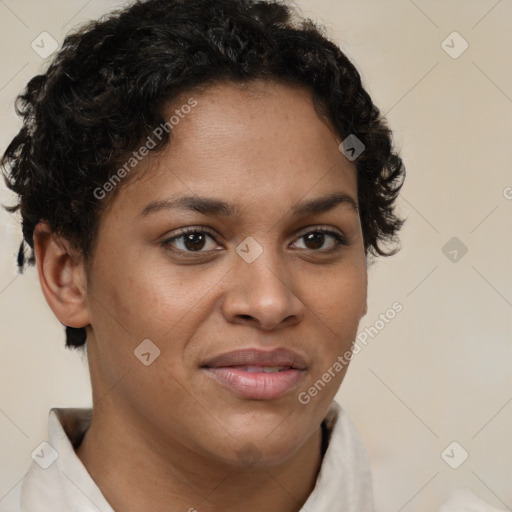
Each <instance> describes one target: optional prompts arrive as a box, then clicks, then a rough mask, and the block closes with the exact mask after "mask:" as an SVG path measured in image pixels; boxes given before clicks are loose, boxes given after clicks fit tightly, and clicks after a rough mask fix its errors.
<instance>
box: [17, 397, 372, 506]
mask: <svg viewBox="0 0 512 512" xmlns="http://www.w3.org/2000/svg"><path fill="white" fill-rule="evenodd" d="M91 418H92V410H91V409H71V408H53V409H51V410H50V412H49V414H48V433H49V445H51V446H49V445H44V446H43V447H42V448H41V449H40V450H42V451H40V450H39V451H38V452H37V453H38V454H39V455H40V457H35V459H36V458H37V459H38V460H39V461H42V462H43V465H44V462H45V461H46V462H48V461H50V460H51V458H50V457H51V456H52V454H54V452H53V449H54V450H55V451H56V452H57V453H58V457H57V459H56V460H55V461H54V462H53V463H52V464H51V465H49V466H48V467H47V468H46V469H43V468H41V467H40V465H39V464H38V463H37V462H36V461H35V460H34V462H32V464H31V466H30V468H29V470H28V472H27V475H26V476H25V478H24V480H23V483H22V486H21V490H20V503H21V509H20V512H48V511H49V510H51V511H52V512H64V511H65V512H69V510H73V511H74V512H98V511H100V512H114V510H113V508H112V507H111V506H110V505H109V504H108V502H107V501H106V499H105V498H104V496H103V494H102V493H101V491H100V489H99V488H98V486H97V485H96V483H95V482H94V480H93V479H92V478H91V476H90V475H89V473H88V472H87V470H86V468H85V466H84V465H83V464H82V462H81V460H80V459H79V458H78V456H77V455H76V453H75V449H74V446H78V444H79V443H80V442H81V440H82V438H83V435H84V434H85V432H86V430H87V428H88V427H89V425H90V422H91ZM325 423H326V426H327V430H328V432H329V433H330V437H329V444H328V447H327V451H326V452H325V455H324V458H323V460H322V465H321V468H320V472H319V474H318V477H317V481H316V485H315V487H314V489H313V491H312V493H311V494H310V495H309V497H308V499H307V501H306V503H304V505H303V507H302V508H301V509H300V512H326V511H334V510H343V511H344V512H372V511H373V491H372V476H371V470H370V464H369V461H368V456H367V453H366V450H365V448H364V446H363V444H362V442H361V440H360V438H359V435H358V434H357V431H356V430H355V427H354V425H353V423H352V421H351V420H350V418H349V417H348V415H347V413H346V412H345V411H344V410H343V408H342V407H341V406H340V405H339V404H338V403H337V402H335V401H333V402H332V404H331V406H330V408H329V411H328V413H327V416H326V418H325Z"/></svg>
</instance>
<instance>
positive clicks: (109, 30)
mask: <svg viewBox="0 0 512 512" xmlns="http://www.w3.org/2000/svg"><path fill="white" fill-rule="evenodd" d="M256 79H260V80H261V79H263V80H279V81H281V82H285V83H289V84H301V85H303V86H307V87H308V88H309V89H310V90H311V91H312V94H313V99H314V105H315V108H316V109H317V111H318V112H319V113H321V114H322V115H323V116H324V117H325V118H326V119H328V120H329V121H330V122H331V123H332V126H333V127H334V129H335V130H336V132H337V134H338V135H339V136H340V138H341V139H342V140H344V139H345V138H346V137H348V136H349V135H355V136H356V137H357V138H358V139H359V140H360V141H362V143H363V144H364V145H365V149H364V151H363V153H362V154H361V155H360V156H359V157H358V158H357V159H356V160H355V164H356V168H357V183H358V202H359V215H360V219H361V226H362V232H363V237H364V246H365V251H366V253H367V255H368V254H369V253H370V254H371V255H373V256H377V255H381V256H387V255H390V254H394V253H395V252H396V248H395V249H394V250H389V251H386V250H385V249H384V248H383V247H382V245H381V244H383V243H385V244H387V243H389V242H396V241H397V237H396V232H397V231H398V230H399V229H400V228H401V226H402V224H403V222H404V221H403V220H402V219H400V218H398V216H397V215H396V214H395V200H396V198H397V196H398V193H399V190H400V188H401V186H402V184H403V180H404V177H405V168H404V166H403V163H402V160H401V158H400V156H399V155H398V153H397V152H396V151H395V149H394V148H393V144H392V134H391V130H390V129H389V128H388V126H387V124H386V121H385V120H384V119H383V117H382V115H381V114H380V111H379V109H378V108H377V107H376V106H375V105H374V104H373V102H372V100H371V98H370V96H369V94H368V93H367V92H366V91H365V89H364V88H363V86H362V84H361V78H360V74H359V73H358V71H357V70H356V68H355V67H354V65H353V64H352V63H351V62H350V60H349V59H348V58H347V57H346V55H345V54H344V53H343V52H342V51H341V49H340V48H339V47H338V46H337V45H336V44H334V43H333V42H332V41H331V40H329V39H328V38H327V37H326V35H325V28H324V27H322V26H320V25H318V24H316V23H314V22H313V21H311V20H310V19H306V18H303V17H302V16H299V15H298V14H297V12H296V11H295V10H293V9H292V8H291V7H290V6H289V5H287V4H285V3H282V2H279V1H277V0H268V1H255V0H253V1H251V0H148V1H144V2H141V1H136V2H135V3H133V4H132V5H130V6H129V7H126V8H124V9H122V10H118V11H114V12H112V13H110V14H109V15H107V16H105V17H103V18H101V19H99V20H97V21H93V22H89V23H87V24H85V25H82V27H80V28H79V30H77V31H75V32H73V33H71V34H69V35H68V36H67V37H66V38H65V40H64V43H63V45H62V48H61V49H60V51H59V52H58V53H56V55H55V57H54V58H52V60H51V62H50V65H49V67H48V69H47V71H46V72H45V73H43V74H40V75H38V76H35V77H34V78H32V79H31V80H30V81H29V82H28V84H27V86H26V88H25V90H24V91H23V93H22V94H21V95H20V96H18V98H17V100H16V111H17V113H18V115H20V116H21V117H22V119H23V127H22V128H21V130H20V131H19V133H18V134H17V135H16V136H15V137H14V139H13V140H12V141H11V143H10V144H9V146H8V147H7V149H6V151H5V153H4V155H3V157H2V160H1V165H2V168H3V172H4V179H5V181H6V183H7V186H8V188H9V189H11V190H12V191H14V192H15V193H16V194H17V195H18V197H19V202H18V204H16V205H15V206H7V207H6V209H7V210H8V211H10V212H14V211H16V210H19V211H20V213H21V217H22V231H23V238H24V241H26V243H27V244H28V245H29V246H30V248H31V249H32V252H31V255H30V257H29V258H28V260H27V262H28V264H31V265H33V264H34V263H35V255H34V241H33V233H34V228H35V226H36V224H37V223H38V222H39V221H41V220H46V221H47V222H48V224H49V226H50V228H51V229H52V231H53V232H55V233H57V234H60V235H62V236H64V237H65V238H66V239H67V240H69V242H70V243H71V244H72V245H73V246H74V247H75V248H78V249H79V250H80V254H81V255H82V256H83V257H84V258H85V260H86V261H87V260H88V257H89V256H90V255H91V253H92V251H93V248H94V242H95V239H96V234H97V229H98V226H99V221H100V214H101V211H102V209H103V208H104V207H105V205H106V204H107V203H108V201H111V200H112V199H113V197H114V196H115V192H116V190H117V189H118V188H119V187H117V188H115V189H114V190H113V191H112V192H111V193H110V194H109V197H108V201H107V200H105V199H103V200H101V199H100V198H98V197H97V194H95V193H94V190H95V189H96V190H97V188H98V187H99V186H101V185H102V184H104V183H105V182H106V181H108V180H109V179H111V178H112V176H113V174H114V173H115V171H116V169H118V166H119V165H121V164H122V163H123V162H126V159H127V157H129V155H130V153H131V152H133V151H134V150H135V149H136V148H138V147H140V145H141V141H144V140H146V138H147V137H148V135H149V134H150V133H151V132H152V130H154V129H155V126H159V125H162V123H165V121H164V118H163V111H164V108H165V106H166V105H168V104H169V103H170V102H171V101H173V100H174V99H176V98H178V97H179V95H180V94H181V93H184V92H187V91H191V90H193V89H195V88H205V87H207V86H208V85H210V84H213V83H215V82H219V81H225V80H229V81H233V82H238V83H246V82H250V81H251V80H256ZM168 142H169V135H168V134H167V133H166V132H164V133H163V136H162V138H161V140H160V141H159V142H158V144H156V147H155V148H154V149H153V151H156V150H158V149H160V148H162V147H164V146H166V145H167V143H168ZM23 243H24V242H23V241H22V244H21V246H20V251H19V254H18V266H19V270H20V272H22V271H23V266H24V263H25V258H24V247H23ZM85 342H86V335H85V328H80V329H75V328H69V327H68V328H67V330H66V346H67V347H69V348H73V347H79V346H82V345H84V344H85Z"/></svg>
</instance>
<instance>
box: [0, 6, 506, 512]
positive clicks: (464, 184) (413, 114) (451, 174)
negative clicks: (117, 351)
mask: <svg viewBox="0 0 512 512" xmlns="http://www.w3.org/2000/svg"><path fill="white" fill-rule="evenodd" d="M119 5H121V4H120V3H119V2H115V1H107V0H92V1H89V2H87V1H85V0H83V1H76V0H73V1H69V0H66V1H65V0H53V1H51V2H35V1H28V0H19V1H17V2H14V1H12V0H6V1H5V2H0V27H1V30H0V38H1V45H2V54H1V62H0V65H1V71H2V72H1V75H0V115H1V135H0V137H1V139H0V146H1V149H2V151H3V150H4V149H5V147H6V145H7V144H8V142H9V141H10V140H11V138H12V137H13V136H14V135H15V134H16V133H17V130H18V129H19V126H20V122H19V120H18V119H17V117H16V115H15V113H14V108H13V100H14V98H15V96H16V95H17V94H18V93H19V92H21V90H22V88H23V87H24V85H25V84H26V82H27V81H28V80H29V78H30V77H32V76H33V75H34V74H36V73H37V72H40V71H41V70H43V68H44V65H45V60H44V59H42V58H41V57H40V56H39V55H38V54H36V53H35V51H34V50H33V49H32V48H31V43H32V41H33V40H34V39H36V38H37V37H38V36H39V34H40V33H41V32H43V31H46V32H48V33H49V34H51V36H52V37H53V38H55V39H56V40H57V41H58V42H59V43H61V42H62V40H63V37H64V35H65V34H66V33H67V32H68V31H69V30H70V29H71V28H73V27H74V26H76V25H77V24H78V23H80V22H83V21H86V20H88V19H91V18H96V17H98V16H99V15H101V14H103V13H105V12H107V11H109V10H110V9H112V8H114V7H116V6H119ZM298 5H299V6H300V7H301V9H302V11H303V13H304V14H305V15H307V16H311V17H312V18H313V19H316V20H318V21H320V22H323V23H324V24H325V25H326V26H327V28H328V31H329V35H330V36H331V37H333V38H334V39H335V40H336V41H337V42H338V43H339V44H340V45H341V46H342V49H343V50H344V51H345V52H346V53H347V55H348V56H349V57H350V58H351V59H352V60H353V61H354V63H355V64H356V66H357V68H358V69H359V71H360V73H361V76H362V79H363V84H364V85H365V87H366V89H367V90H368V92H369V93H370V95H371V96H372V99H373V100H374V102H375V103H376V104H377V105H378V107H379V108H380V109H381V111H382V112H383V113H384V114H385V115H386V117H387V120H388V122H389V125H390V127H391V128H392V130H393V132H394V140H395V143H396V145H397V147H398V148H399V149H400V150H401V155H402V157H403V159H404V162H405V165H406V168H407V173H408V175H407V179H406V184H405V185H404V188H403V194H402V196H401V199H400V200H399V210H400V212H401V213H402V214H403V215H404V216H406V217H407V222H406V225H405V227H404V229H403V231H402V234H401V240H402V243H401V246H402V249H401V251H400V253H399V254H397V255H395V256H393V257H391V258H387V259H386V258H382V259H380V260H378V261H377V262H376V263H375V264H374V265H373V266H372V267H371V268H370V270H369V283H370V284H369V310H368V314H367V316H366V317H365V318H364V319H363V321H362V323H361V326H360V332H361V333H362V332H366V331H365V329H368V328H369V327H372V326H373V327H375V326H381V323H378V324H377V323H376V322H377V320H379V317H380V315H381V314H385V313H386V311H387V310H388V309H389V308H390V307H391V305H392V304H393V303H394V302H395V301H398V302H400V304H402V306H403V310H402V311H401V312H400V313H399V314H397V315H396V316H395V318H393V319H392V320H390V321H389V322H388V323H385V326H384V327H383V328H380V329H378V328H377V331H378V334H376V335H375V331H374V330H373V331H372V334H373V337H371V336H369V338H368V343H367V345H366V346H364V348H363V349H362V350H361V352H359V353H358V354H357V355H356V356H355V357H354V360H353V362H352V365H351V367H350V370H349V372H348V375H347V377H346V379H345V381H344V383H343V385H342V387H341V390H340V392H339V394H338V395H337V399H338V401H339V402H340V403H341V404H342V405H343V407H344V408H345V409H346V410H347V411H348V412H349V414H350V416H351V418H352V420H353V422H354V423H355V425H356V427H357V428H358V430H359V432H360V434H361V436H362V438H363V441H364V443H365V445H366V447H367V449H368V452H369V455H370V459H371V463H372V468H373V473H374V485H375V502H376V511H377V512H388V511H433V510H437V509H438V508H439V505H440V503H441V502H442V501H444V500H445V499H446V498H447V497H448V495H449V494H450V493H451V492H452V490H454V489H456V488H460V487H468V488H470V489H471V490H472V491H473V492H475V493H476V494H478V495H479V496H481V497H482V498H483V499H485V500H486V501H488V502H489V503H491V504H493V505H494V506H495V507H498V508H505V507H506V506H507V507H509V508H510V507H512V487H511V486H510V482H511V481H512V436H511V435H510V433H511V432H512V377H511V371H510V370H511V368H510V367H511V361H512V349H511V338H512V321H511V313H512V265H511V261H512V242H511V238H512V237H511V234H512V172H511V161H512V67H511V65H510V62H511V56H512V2H510V1H509V0H502V1H497V2H496V1H494V0H492V1H468V0H448V1H447V0H444V1H426V0H423V1H420V0H416V1H415V2H413V1H412V0H411V1H408V0H396V1H382V0H363V1H355V0H352V1H343V0H339V1H336V0H335V1H333V0H331V1H328V0H301V1H299V2H298ZM453 31H457V32H458V33H459V34H460V35H461V36H462V37H463V38H464V39H465V40H466V41H467V43H468V44H469V46H468V48H467V50H466V51H465V52H464V53H462V55H460V56H459V57H458V58H452V57H451V56H450V55H448V54H447V53H446V52H445V50H444V49H443V47H442V42H443V40H445V39H446V38H447V36H449V35H450V34H451V33H452V32H453ZM452 40H453V41H454V42H453V43H452V42H451V41H452ZM448 44H449V45H450V46H453V48H452V50H450V51H452V52H453V51H456V50H457V49H458V48H460V44H461V41H460V40H457V39H453V36H451V39H450V38H448ZM0 202H2V203H4V204H6V203H8V204H12V203H13V197H12V195H11V194H10V193H9V192H8V191H7V190H6V188H5V187H4V186H3V184H2V185H1V186H0ZM453 237H456V238H457V240H456V241H455V242H453V241H452V244H453V243H454V244H455V245H453V246H452V245H449V246H448V247H445V246H446V244H447V243H448V242H449V241H450V240H451V239H452V238H453ZM20 241H21V230H20V227H19V224H18V220H17V218H16V217H14V216H12V215H9V214H7V213H6V212H5V211H3V210H1V211H0V337H1V344H0V350H1V353H0V361H1V363H0V364H1V368H0V432H1V435H0V455H1V465H0V498H2V497H4V499H5V500H9V496H12V495H13V493H10V491H11V490H12V489H13V488H14V487H15V486H16V485H19V481H20V479H21V478H22V477H23V475H24V474H25V472H26V470H27V468H28V465H29V463H30V462H31V459H30V454H31V452H32V450H33V449H34V448H35V447H36V446H37V445H38V444H39V443H40V442H41V441H43V440H45V439H46V435H47V415H48V411H49V409H50V408H51V407H81V406H90V404H91V399H90V385H89V381H88V378H89V375H88V371H87V369H86V366H85V359H83V358H82V357H81V356H80V354H78V353H76V352H71V351H69V350H66V349H65V348H64V331H63V327H62V326H61V325H60V323H59V322H58V321H57V320H56V318H55V317H54V316H53V314H52V312H51V310H50V309H49V307H48V305H47V304H46V301H45V299H44V297H43V295H42V292H41V289H40V285H39V281H38V278H37V271H36V269H35V268H30V269H29V270H27V271H26V272H25V274H24V275H19V274H18V273H17V269H16V254H17V250H18V246H19V243H20ZM463 246H465V247H466V249H467V252H466V253H465V254H464V255H462V252H463V250H462V249H463ZM443 248H444V249H443ZM454 250H455V251H457V253H456V254H455V253H454V252H453V251H454ZM455 256H456V257H457V259H456V261H452V260H453V259H454V257H455ZM453 441H457V442H458V443H459V444H460V445H461V446H462V447H463V448H464V449H465V450H466V451H467V452H468V453H469V458H468V459H467V460H466V461H465V462H464V463H463V464H462V465H461V466H460V467H459V468H458V469H452V468H451V467H449V465H448V464H447V463H446V462H445V461H444V460H443V459H442V457H441V453H442V452H443V450H444V449H445V448H446V447H447V446H448V445H449V444H450V443H452V442H453ZM457 449H459V448H457ZM9 493H10V494H9Z"/></svg>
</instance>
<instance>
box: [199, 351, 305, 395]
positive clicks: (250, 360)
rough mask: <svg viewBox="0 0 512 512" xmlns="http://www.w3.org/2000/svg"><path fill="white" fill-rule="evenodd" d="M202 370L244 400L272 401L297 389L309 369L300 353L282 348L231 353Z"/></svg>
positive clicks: (225, 354)
mask: <svg viewBox="0 0 512 512" xmlns="http://www.w3.org/2000/svg"><path fill="white" fill-rule="evenodd" d="M201 368H202V369H203V370H204V371H205V373H206V374H207V375H208V376H210V377H212V378H213V379H214V380H215V381H216V382H217V383H218V384H220V385H221V386H222V387H223V388H225V389H228V390H229V391H231V392H233V393H234V394H236V395H238V396H239V397H241V398H246V399H254V400H272V399H276V398H279V397H281V396H283V395H285V394H286V393H288V392H290V391H291V390H292V389H294V388H295V387H297V386H298V384H299V382H300V380H301V379H302V377H303V375H304V372H305V370H306V368H307V367H306V363H305V361H304V360H303V359H302V358H301V357H300V356H299V355H298V354H297V353H295V352H293V351H291V350H288V349H284V348H278V349H275V350H272V351H263V350H257V349H245V350H235V351H232V352H227V353H224V354H220V355H219V356H216V357H214V358H212V359H210V360H208V361H207V362H206V363H205V364H204V365H203V366H202V367H201Z"/></svg>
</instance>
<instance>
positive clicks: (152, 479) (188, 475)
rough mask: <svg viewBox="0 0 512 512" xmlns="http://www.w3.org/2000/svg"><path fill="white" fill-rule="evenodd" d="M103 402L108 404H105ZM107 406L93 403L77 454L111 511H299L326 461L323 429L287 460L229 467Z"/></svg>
mask: <svg viewBox="0 0 512 512" xmlns="http://www.w3.org/2000/svg"><path fill="white" fill-rule="evenodd" d="M102 405H105V404H102ZM119 417H125V416H122V415H120V414H118V413H115V412H114V409H113V408H112V404H110V407H95V408H94V415H93V420H92V423H91V426H90V428H89V430H88V431H87V433H86V435H85V437H84V440H83V441H82V443H81V445H80V446H79V447H78V448H77V450H76V453H77V455H78V457H79V458H80V460H81V461H82V463H83V464H84V466H85V467H86V469H87V471H88V472H89V474H90V475H91V477H92V478H93V480H94V481H95V482H96V483H97V485H98V487H99V488H100V490H101V492H102V493H103V495H104V496H105V499H106V500H107V501H108V502H109V503H110V505H111V506H112V508H113V509H114V510H120V511H122V512H136V511H137V512H138V511H140V510H152V511H153V512H164V511H165V512H174V511H176V512H177V511H180V512H182V511H189V512H194V511H199V512H221V511H222V512H226V511H229V512H242V511H243V512H257V511H261V510H279V511H281V512H297V511H299V510H300V509H301V507H302V505H303V504H304V503H305V501H306V500H307V498H308V496H309V495H310V494H311V492H312V490H313V488H314V486H315V482H316V477H317V475H318V471H319V469H320V465H321V459H322V454H321V442H322V432H321V427H320V426H319V427H318V429H316V431H315V432H314V433H313V435H311V436H310V437H309V438H308V439H307V440H306V441H305V443H303V445H302V446H301V447H300V448H299V450H297V452H295V453H294V454H293V455H292V456H291V457H290V458H289V459H288V460H286V461H285V462H284V463H282V464H280V465H275V466H272V467H266V468H259V467H253V466H250V465H249V466H246V467H244V466H242V467H240V466H239V465H237V466H235V465H228V464H226V463H225V462H219V461H212V460H211V458H208V457H207V456H206V455H202V454H198V453H197V452H193V451H191V450H190V449H189V448H188V447H186V446H184V445H182V444H180V443H179V441H177V442H170V441H169V440H168V439H166V442H165V445H162V444H161V443H159V442H158V441H157V439H158V436H155V435H154V434H153V435H152V434H151V433H148V432H144V428H143V426H137V424H136V422H130V421H123V422H120V421H119V420H118V419H117V418H119Z"/></svg>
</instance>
